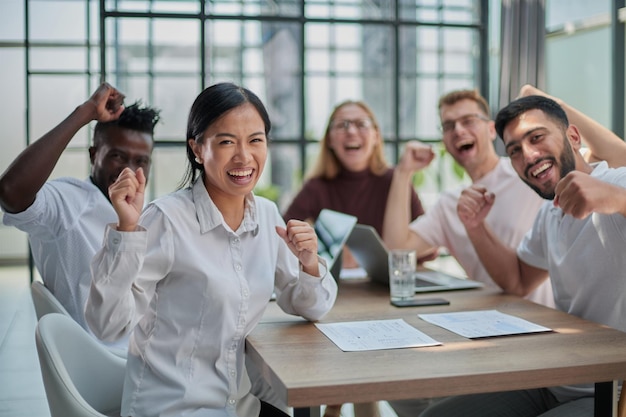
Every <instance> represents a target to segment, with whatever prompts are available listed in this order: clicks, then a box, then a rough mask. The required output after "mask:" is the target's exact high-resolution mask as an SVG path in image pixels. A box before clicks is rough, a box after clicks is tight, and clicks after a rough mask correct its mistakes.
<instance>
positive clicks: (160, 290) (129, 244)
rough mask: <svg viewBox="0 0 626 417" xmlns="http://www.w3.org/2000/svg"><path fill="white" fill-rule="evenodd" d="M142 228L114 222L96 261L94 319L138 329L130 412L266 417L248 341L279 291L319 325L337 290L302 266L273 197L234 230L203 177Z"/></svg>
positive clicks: (117, 333) (250, 202) (126, 397)
mask: <svg viewBox="0 0 626 417" xmlns="http://www.w3.org/2000/svg"><path fill="white" fill-rule="evenodd" d="M140 224H141V225H142V226H143V227H141V229H142V230H140V231H136V232H118V231H116V230H114V228H113V227H111V226H108V227H107V230H106V232H105V239H104V247H103V248H102V249H101V250H100V251H99V252H98V253H97V254H96V256H95V257H94V259H93V261H92V265H91V267H92V276H93V282H92V286H91V290H90V294H89V298H88V301H87V305H86V308H85V317H86V319H87V322H88V323H89V326H90V327H91V329H92V330H93V331H94V333H95V334H96V335H97V336H98V337H100V338H102V339H104V340H115V339H117V338H120V337H122V336H124V335H126V334H128V333H130V332H131V331H132V336H131V340H130V345H129V352H128V364H127V370H126V380H125V383H124V393H123V400H122V415H123V416H180V415H186V416H257V415H258V413H259V409H260V403H259V400H258V399H257V398H255V397H254V396H253V395H252V394H250V392H249V390H250V380H249V378H248V375H247V373H246V368H245V360H244V348H245V338H246V336H247V335H248V334H249V333H250V332H251V331H252V329H253V328H254V326H255V325H256V324H257V323H258V322H259V320H260V319H261V316H262V315H263V312H264V310H265V308H266V306H267V304H268V302H269V300H270V297H271V295H272V292H274V291H275V292H276V295H277V303H278V305H279V306H280V307H281V308H282V309H283V310H284V311H285V312H287V313H290V314H296V315H301V316H303V317H305V318H307V319H309V320H318V319H320V318H321V317H322V316H323V315H324V314H326V313H327V312H328V311H329V310H330V308H331V307H332V306H333V304H334V302H335V298H336V295H337V284H336V282H335V280H334V278H333V277H332V275H331V274H330V273H329V272H327V268H326V266H325V264H324V262H323V260H320V264H321V265H320V272H321V275H322V278H321V279H320V278H319V277H313V276H311V275H308V274H306V273H304V272H302V271H301V270H300V266H299V263H298V260H297V258H296V257H295V256H294V255H293V254H292V253H291V251H290V250H289V248H288V247H287V245H286V244H285V243H284V241H283V240H282V239H281V238H280V237H279V236H278V234H277V233H276V230H275V226H276V225H280V226H284V221H283V220H282V218H281V216H280V213H279V212H278V208H277V207H276V205H275V204H274V203H272V202H270V201H269V200H266V199H264V198H261V197H255V196H253V195H249V196H248V197H246V210H245V214H244V220H243V222H242V223H241V225H240V227H239V228H238V230H236V231H233V230H231V229H230V227H229V226H228V225H227V224H226V223H225V222H224V219H223V217H222V215H221V213H220V212H219V210H218V209H217V207H216V206H215V205H214V204H213V202H212V201H211V199H210V197H209V195H208V193H207V191H206V189H205V187H204V184H203V182H202V181H201V180H199V181H196V183H195V184H194V185H193V187H192V188H188V189H185V190H180V191H177V192H175V193H173V194H170V195H168V196H166V197H163V198H161V199H158V200H155V201H154V202H153V203H151V204H150V205H149V206H148V207H147V208H146V210H145V211H144V213H143V214H142V216H141V220H140Z"/></svg>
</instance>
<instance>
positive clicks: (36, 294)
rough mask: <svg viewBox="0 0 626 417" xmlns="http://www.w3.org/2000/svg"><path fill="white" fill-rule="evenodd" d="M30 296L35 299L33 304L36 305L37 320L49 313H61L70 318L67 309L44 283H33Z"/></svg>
mask: <svg viewBox="0 0 626 417" xmlns="http://www.w3.org/2000/svg"><path fill="white" fill-rule="evenodd" d="M30 294H31V296H32V297H33V304H35V313H36V314H37V320H39V319H40V318H42V317H43V316H44V315H46V314H48V313H61V314H65V315H66V316H69V313H68V312H67V310H66V309H65V307H63V305H62V304H61V303H60V302H59V300H57V298H56V297H55V296H54V294H52V293H51V292H50V290H49V289H48V287H46V286H45V285H44V283H43V282H41V281H33V283H32V284H31V285H30Z"/></svg>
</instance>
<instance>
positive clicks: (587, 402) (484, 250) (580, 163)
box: [421, 96, 626, 417]
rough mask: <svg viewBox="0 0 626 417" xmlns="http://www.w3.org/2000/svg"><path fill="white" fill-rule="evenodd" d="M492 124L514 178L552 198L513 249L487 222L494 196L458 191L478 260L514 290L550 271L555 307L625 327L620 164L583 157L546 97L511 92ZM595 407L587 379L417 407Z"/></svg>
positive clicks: (462, 411) (469, 415) (454, 411)
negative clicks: (514, 96)
mask: <svg viewBox="0 0 626 417" xmlns="http://www.w3.org/2000/svg"><path fill="white" fill-rule="evenodd" d="M495 126H496V130H497V132H498V134H499V135H500V137H501V138H502V139H503V142H504V145H505V149H506V152H507V154H508V155H509V157H510V158H511V162H512V164H513V167H514V168H515V171H516V172H517V174H518V175H519V177H520V178H521V179H522V180H523V181H524V182H526V183H527V184H528V185H529V186H530V187H532V188H533V189H534V190H535V191H536V192H537V193H538V194H539V195H541V196H542V197H544V198H546V199H549V200H550V201H546V202H545V203H544V205H543V206H542V208H541V209H540V211H539V213H538V215H537V218H536V220H535V222H534V225H533V227H532V229H531V230H530V231H529V233H528V234H527V235H526V236H525V237H524V239H523V240H522V242H521V243H520V244H519V246H518V247H517V249H516V250H515V249H511V248H509V247H507V246H506V245H503V244H502V242H501V241H500V240H499V239H498V238H497V237H496V236H495V235H494V233H493V232H492V230H491V229H490V228H489V226H488V225H487V224H486V222H485V217H486V216H487V214H488V213H489V212H490V210H491V207H492V206H493V204H494V200H495V199H496V198H497V197H495V196H494V195H493V193H491V192H490V190H488V189H486V188H484V187H483V188H480V187H474V188H472V189H469V190H466V191H467V192H464V193H463V194H462V196H461V198H460V200H459V205H458V213H459V216H460V218H461V220H462V222H463V224H464V225H465V228H466V230H467V234H468V236H469V238H470V240H471V241H472V243H473V245H474V247H475V249H476V252H477V253H478V256H479V257H480V259H481V262H482V263H483V265H484V266H485V268H486V269H487V271H489V274H490V275H491V277H492V278H493V280H494V281H496V282H497V283H498V285H500V286H501V287H502V288H503V289H504V291H506V292H508V293H512V294H517V295H521V296H523V295H526V294H528V293H529V292H530V291H532V290H533V289H534V288H536V287H537V286H538V285H539V284H541V283H543V282H544V281H545V279H546V278H547V277H548V275H549V276H550V279H551V282H552V287H553V290H554V297H555V303H556V307H557V308H558V309H560V310H562V311H565V312H567V313H570V314H573V315H575V316H578V317H581V318H583V319H587V320H591V321H594V322H597V323H601V324H604V325H607V326H611V327H614V328H616V329H619V330H622V331H626V322H625V321H624V312H625V311H626V288H625V280H624V271H626V257H624V256H623V252H624V245H625V244H626V217H625V216H626V168H617V169H612V168H609V166H608V164H607V163H606V162H600V163H597V164H594V165H590V164H588V163H587V162H586V161H585V160H584V158H583V157H582V155H581V154H580V152H579V150H580V147H581V135H580V133H579V131H578V129H577V127H576V126H574V125H570V124H569V121H568V118H567V116H566V114H565V112H564V111H563V109H562V108H561V107H560V106H559V105H558V104H557V103H556V102H555V101H553V100H551V99H549V98H546V97H542V96H527V97H523V98H520V99H518V100H515V101H513V102H512V103H511V104H509V105H508V106H506V107H505V108H503V109H502V110H500V112H499V113H498V115H497V117H496V124H495ZM515 220H516V219H515V218H511V221H512V222H515ZM494 254H497V256H494ZM593 407H594V387H593V385H591V384H589V385H577V386H561V387H551V388H542V389H532V390H524V391H512V392H502V393H491V394H482V395H468V396H461V397H451V398H447V399H444V400H441V401H440V402H438V403H436V404H435V405H433V406H431V407H430V408H428V409H427V410H426V411H424V413H422V414H421V416H422V417H432V416H437V417H450V416H463V417H478V416H480V417H490V416H507V415H510V416H519V415H524V416H542V417H548V416H550V417H555V416H567V417H577V416H592V415H593Z"/></svg>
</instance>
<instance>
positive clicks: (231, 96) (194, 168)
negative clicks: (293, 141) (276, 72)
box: [179, 83, 272, 188]
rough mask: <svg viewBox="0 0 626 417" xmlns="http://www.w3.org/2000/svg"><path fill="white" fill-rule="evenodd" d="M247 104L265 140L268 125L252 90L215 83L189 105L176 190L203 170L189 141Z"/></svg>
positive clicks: (263, 111) (262, 109) (194, 178)
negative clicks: (257, 117)
mask: <svg viewBox="0 0 626 417" xmlns="http://www.w3.org/2000/svg"><path fill="white" fill-rule="evenodd" d="M246 103H250V104H252V105H253V106H254V107H255V108H256V110H257V111H258V112H259V115H260V116H261V119H263V123H264V124H265V136H267V137H268V139H269V133H270V129H271V128H272V124H271V122H270V117H269V115H268V114H267V110H266V109H265V106H264V105H263V103H262V102H261V99H259V97H257V95H256V94H254V93H253V92H252V91H250V90H248V89H246V88H243V87H240V86H238V85H235V84H233V83H218V84H214V85H212V86H210V87H207V88H206V89H204V91H202V92H201V93H200V94H199V95H198V97H196V100H195V101H194V102H193V104H192V105H191V110H190V111H189V118H188V119H187V134H186V136H185V137H186V138H187V170H186V172H185V175H184V176H183V179H182V181H181V182H180V185H179V188H183V187H185V186H187V185H191V184H193V182H194V181H195V180H196V178H197V177H198V174H199V173H201V172H203V171H204V166H203V165H202V164H199V163H197V162H196V160H195V158H196V156H195V154H194V153H193V149H192V148H191V146H190V145H189V139H195V140H196V141H198V142H201V140H202V135H203V134H204V132H205V131H206V130H207V129H208V128H209V126H211V125H212V124H213V123H215V121H216V120H217V119H219V118H220V117H222V116H223V115H224V114H225V113H227V112H228V111H230V110H232V109H234V108H236V107H239V106H241V105H243V104H246Z"/></svg>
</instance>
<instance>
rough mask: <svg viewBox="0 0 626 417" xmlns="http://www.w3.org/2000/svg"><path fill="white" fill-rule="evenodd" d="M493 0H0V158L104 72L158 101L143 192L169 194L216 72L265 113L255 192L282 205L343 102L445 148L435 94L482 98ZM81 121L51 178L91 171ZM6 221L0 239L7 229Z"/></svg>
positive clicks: (389, 140)
mask: <svg viewBox="0 0 626 417" xmlns="http://www.w3.org/2000/svg"><path fill="white" fill-rule="evenodd" d="M487 5H488V0H412V1H409V0H329V1H322V0H311V1H302V0H267V1H261V0H259V1H256V0H245V1H244V0H241V1H235V0H216V1H199V0H176V1H174V0H172V1H164V0H143V1H140V0H3V6H2V8H3V13H2V14H0V60H1V61H2V62H3V65H2V67H3V68H2V69H0V71H2V72H3V74H2V75H3V76H2V77H1V79H2V81H1V82H2V86H3V87H4V89H3V91H5V92H9V94H10V95H9V96H10V97H16V100H15V101H13V100H12V103H16V104H17V105H18V106H19V107H18V108H17V109H15V108H11V109H6V108H7V107H8V103H7V100H6V99H5V104H4V105H3V108H4V109H6V110H3V112H0V117H2V125H3V126H8V128H6V129H5V134H6V133H8V134H6V135H5V136H4V137H5V138H8V139H5V141H6V140H8V141H10V144H9V146H8V148H7V149H8V150H9V151H8V152H5V153H4V155H1V156H0V158H3V159H2V160H1V161H0V163H1V164H2V166H3V167H6V166H8V164H9V163H10V161H11V160H12V159H13V158H14V157H15V156H16V155H17V153H18V152H19V151H21V150H22V149H23V148H24V147H25V146H26V145H27V144H28V143H30V142H32V141H33V140H35V139H36V138H38V137H39V136H41V135H42V134H43V133H44V132H45V131H47V130H49V129H50V128H52V127H53V126H54V125H55V124H56V123H58V122H59V121H60V120H61V119H62V118H64V117H65V116H66V115H67V114H68V113H69V112H70V111H71V110H72V109H73V108H74V107H75V106H76V105H77V104H79V103H81V102H82V101H84V100H85V99H86V98H87V97H88V95H89V94H90V93H91V92H92V91H93V90H94V89H95V87H96V86H97V85H98V83H99V82H100V80H101V79H106V80H107V81H108V82H110V83H111V84H114V85H115V86H117V87H118V88H120V89H121V90H122V91H123V92H124V93H125V94H126V96H127V103H128V102H132V101H134V100H137V99H141V100H143V101H144V102H146V103H148V104H150V105H153V106H155V107H158V108H160V109H162V123H160V124H159V125H158V126H157V130H156V139H157V147H156V149H155V155H154V164H153V173H152V176H151V180H150V194H151V197H157V196H160V195H163V194H165V193H167V192H170V191H172V190H174V189H175V188H176V186H177V185H178V182H179V181H180V179H181V178H182V175H183V171H184V167H185V165H184V160H185V155H184V145H185V139H186V138H185V137H184V134H185V129H186V117H187V113H188V111H189V107H190V106H191V103H192V101H193V99H194V98H195V96H196V95H197V94H198V93H199V92H200V91H201V89H202V88H204V87H207V86H208V85H210V84H212V83H215V82H218V81H233V82H235V83H239V84H242V85H244V86H246V87H248V88H250V89H252V90H253V91H255V92H256V93H257V94H258V95H259V96H260V97H261V99H262V100H263V101H264V103H265V104H266V106H267V108H268V110H269V112H270V117H271V119H272V123H273V128H272V132H271V136H272V144H271V152H270V161H269V163H268V164H267V168H266V172H265V175H264V178H263V181H262V184H260V185H259V188H260V189H259V192H268V193H273V194H271V195H275V196H277V202H278V204H279V207H280V208H281V209H284V208H285V206H286V204H288V203H289V201H290V199H291V197H292V196H293V193H294V192H296V191H297V190H298V188H299V187H300V185H301V181H302V178H303V175H304V174H305V173H306V170H307V169H308V168H309V167H310V165H311V162H312V161H313V159H314V158H315V156H316V154H317V152H318V149H319V146H318V142H319V140H320V138H321V136H322V134H323V131H324V129H325V127H326V122H327V117H328V115H329V114H330V112H331V110H332V108H333V107H334V106H335V105H336V104H338V103H339V102H341V101H343V100H346V99H357V100H358V99H362V100H365V101H366V102H368V103H369V104H370V105H371V106H372V108H373V109H374V111H375V113H376V115H377V117H378V119H379V121H380V123H381V125H382V130H383V134H384V138H385V140H386V144H387V148H386V150H387V156H388V159H389V161H390V163H395V162H396V160H397V155H398V152H399V150H400V149H401V146H402V143H403V142H405V141H408V140H412V139H419V140H422V141H428V142H433V143H434V144H435V146H439V140H440V135H439V132H438V130H437V124H438V115H437V108H436V103H437V99H438V97H439V95H441V94H442V93H445V92H447V91H449V90H451V89H455V88H475V87H478V88H480V89H481V90H482V92H483V94H484V95H485V96H487V97H489V94H488V91H486V89H487V87H486V86H487V72H488V71H487V67H488V65H487V63H488V59H487V58H488V57H487V55H486V54H487V52H486V50H487V35H488V33H487V27H486V25H487V22H488V19H487V9H488V6H487ZM5 97H6V96H5ZM23 109H26V111H25V112H23V111H22V110H23ZM7 113H8V114H7ZM20 121H21V122H20ZM83 130H84V131H82V132H80V133H79V135H78V136H77V137H76V139H75V140H74V141H73V142H72V143H71V145H70V148H71V149H69V150H68V151H67V152H66V153H65V154H64V156H63V159H62V160H61V163H60V164H59V165H58V167H57V169H56V170H55V173H54V176H59V175H73V176H78V177H86V176H87V175H88V173H89V164H88V159H87V150H86V148H87V146H88V145H89V140H90V138H91V131H90V129H83ZM451 165H452V164H451V162H450V160H448V159H446V158H440V161H439V162H438V163H437V164H434V165H433V166H432V167H431V168H430V170H429V171H428V172H427V173H426V174H425V175H423V176H422V177H421V178H420V181H421V182H420V183H419V189H418V191H419V192H420V195H422V196H424V198H425V199H426V200H428V199H429V197H428V196H429V195H432V196H433V198H434V196H436V194H437V192H438V191H439V190H440V189H441V187H447V186H448V185H450V183H451V182H454V181H458V178H457V177H455V175H454V170H453V169H451ZM426 203H427V204H428V201H426ZM0 232H1V233H0V245H2V243H1V242H2V241H5V240H6V239H5V237H6V236H8V234H9V233H13V232H9V231H7V230H6V229H0ZM8 239H11V240H12V237H10V238H8ZM24 247H26V245H25V244H24Z"/></svg>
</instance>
